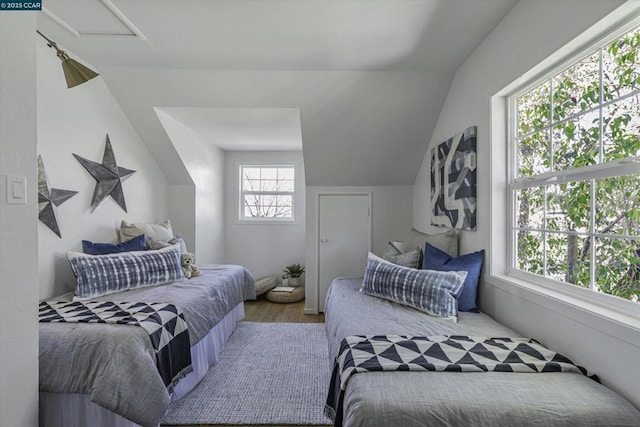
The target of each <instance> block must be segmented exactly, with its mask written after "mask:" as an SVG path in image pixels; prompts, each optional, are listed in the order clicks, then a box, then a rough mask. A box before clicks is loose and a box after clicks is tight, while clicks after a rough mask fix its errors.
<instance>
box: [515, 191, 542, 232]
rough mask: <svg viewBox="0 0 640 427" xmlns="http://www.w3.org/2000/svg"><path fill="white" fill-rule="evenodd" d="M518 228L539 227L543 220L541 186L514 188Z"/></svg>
mask: <svg viewBox="0 0 640 427" xmlns="http://www.w3.org/2000/svg"><path fill="white" fill-rule="evenodd" d="M516 206H517V207H516V215H517V217H516V221H517V226H518V228H535V229H541V228H542V227H543V221H544V193H543V192H542V188H541V187H533V188H523V189H521V190H516Z"/></svg>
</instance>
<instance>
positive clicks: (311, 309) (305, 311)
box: [303, 307, 319, 314]
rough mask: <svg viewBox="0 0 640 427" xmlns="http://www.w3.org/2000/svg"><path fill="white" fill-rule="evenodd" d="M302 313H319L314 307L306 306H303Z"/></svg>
mask: <svg viewBox="0 0 640 427" xmlns="http://www.w3.org/2000/svg"><path fill="white" fill-rule="evenodd" d="M303 313H304V314H319V313H318V310H317V309H315V308H306V307H305V308H304V311H303Z"/></svg>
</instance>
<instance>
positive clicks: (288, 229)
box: [224, 151, 306, 278]
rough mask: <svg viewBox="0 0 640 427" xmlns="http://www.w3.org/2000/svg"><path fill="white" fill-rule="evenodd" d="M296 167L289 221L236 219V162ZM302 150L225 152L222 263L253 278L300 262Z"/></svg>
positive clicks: (302, 236) (303, 218)
mask: <svg viewBox="0 0 640 427" xmlns="http://www.w3.org/2000/svg"><path fill="white" fill-rule="evenodd" d="M240 164H245V165H247V164H248V165H265V164H271V165H280V164H294V165H295V166H296V186H295V193H296V195H295V202H294V203H295V206H294V215H295V221H294V222H293V223H269V224H264V223H255V224H248V223H246V222H240V221H238V205H239V198H238V197H239V196H238V194H239V184H240V180H239V175H238V165H240ZM304 176H305V175H304V161H303V158H302V151H276V152H257V151H227V152H225V197H224V204H225V263H228V264H240V265H243V266H245V267H246V268H247V269H248V270H249V271H250V272H251V274H253V275H254V277H255V278H259V277H263V276H272V275H275V276H277V277H278V278H280V277H281V276H282V274H283V273H282V269H283V268H284V267H285V266H287V265H290V264H293V263H300V264H302V265H304V248H305V242H306V239H305V221H306V216H305V215H306V214H305V211H306V206H305V183H304Z"/></svg>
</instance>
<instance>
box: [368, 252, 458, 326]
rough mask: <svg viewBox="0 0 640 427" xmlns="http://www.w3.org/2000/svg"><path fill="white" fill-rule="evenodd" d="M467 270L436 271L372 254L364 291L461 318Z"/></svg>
mask: <svg viewBox="0 0 640 427" xmlns="http://www.w3.org/2000/svg"><path fill="white" fill-rule="evenodd" d="M466 277H467V273H466V272H465V271H433V270H418V269H415V268H408V267H402V266H400V265H396V264H393V263H390V262H388V261H385V260H384V259H382V258H379V257H377V256H375V255H374V254H372V253H369V258H368V259H367V269H366V271H365V274H364V281H363V284H362V289H361V291H362V292H364V293H365V294H367V295H372V296H375V297H378V298H384V299H386V300H389V301H393V302H396V303H398V304H402V305H407V306H409V307H413V308H416V309H418V310H420V311H423V312H425V313H427V314H430V315H432V316H440V317H448V318H452V319H457V315H458V302H457V300H456V296H457V295H458V294H459V293H460V291H461V290H462V286H463V285H464V279H465V278H466Z"/></svg>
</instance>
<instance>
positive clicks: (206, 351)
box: [39, 303, 244, 427]
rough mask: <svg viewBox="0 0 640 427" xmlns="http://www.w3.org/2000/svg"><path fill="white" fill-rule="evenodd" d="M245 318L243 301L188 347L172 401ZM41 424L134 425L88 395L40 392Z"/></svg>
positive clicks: (196, 377)
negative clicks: (186, 368) (186, 365)
mask: <svg viewBox="0 0 640 427" xmlns="http://www.w3.org/2000/svg"><path fill="white" fill-rule="evenodd" d="M242 319H244V303H240V304H238V305H237V306H235V307H234V308H233V310H231V311H230V312H229V313H228V314H227V315H226V316H225V317H223V318H222V320H221V321H220V322H218V323H217V324H216V325H215V326H214V327H213V328H211V330H210V331H209V333H208V334H207V335H206V336H205V337H204V338H202V339H201V340H200V341H198V343H196V344H195V345H193V346H191V363H192V365H193V372H191V373H189V374H188V375H187V376H185V377H184V378H183V379H182V380H180V382H179V383H178V384H177V385H176V386H175V387H174V390H173V393H172V394H171V400H172V401H174V400H178V399H180V398H181V397H183V396H185V395H186V394H187V393H189V392H190V391H191V390H192V389H193V388H194V387H195V386H196V385H197V384H198V383H199V382H200V381H201V380H202V379H203V378H204V376H205V375H206V374H207V371H208V370H209V366H211V365H213V364H215V363H217V362H218V358H219V356H220V350H222V348H223V347H224V345H225V344H226V342H227V340H228V339H229V337H230V336H231V334H232V333H233V331H234V330H235V329H236V326H237V325H238V322H240V321H241V320H242ZM39 419H40V427H73V426H78V427H85V426H92V427H137V426H138V424H134V423H132V422H131V421H129V420H127V419H126V418H123V417H121V416H120V415H118V414H116V413H114V412H111V411H109V410H107V409H105V408H103V407H102V406H99V405H96V404H95V403H93V402H91V395H89V394H69V393H40V413H39Z"/></svg>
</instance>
